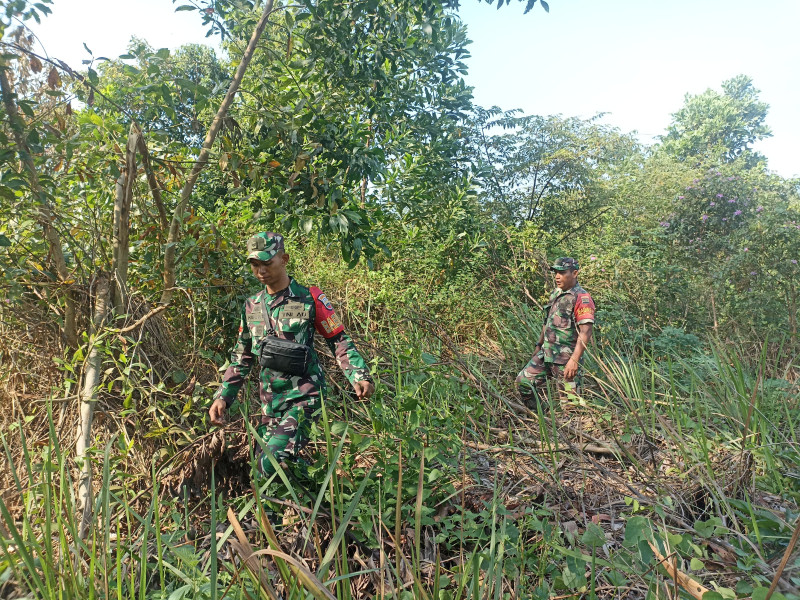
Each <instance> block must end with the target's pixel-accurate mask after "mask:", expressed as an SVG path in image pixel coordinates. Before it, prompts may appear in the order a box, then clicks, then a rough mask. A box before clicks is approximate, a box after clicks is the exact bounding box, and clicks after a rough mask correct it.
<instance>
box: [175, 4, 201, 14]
mask: <svg viewBox="0 0 800 600" xmlns="http://www.w3.org/2000/svg"><path fill="white" fill-rule="evenodd" d="M182 10H197V7H196V6H191V5H190V4H181V5H180V6H179V7H178V8H176V9H175V12H181V11H182Z"/></svg>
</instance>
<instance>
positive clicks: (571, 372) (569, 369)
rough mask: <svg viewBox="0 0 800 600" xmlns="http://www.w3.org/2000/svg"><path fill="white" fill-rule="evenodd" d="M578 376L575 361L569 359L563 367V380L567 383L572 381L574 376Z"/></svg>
mask: <svg viewBox="0 0 800 600" xmlns="http://www.w3.org/2000/svg"><path fill="white" fill-rule="evenodd" d="M577 374H578V363H577V361H574V360H572V359H571V358H570V359H569V360H568V361H567V364H566V365H564V379H566V380H567V381H572V380H573V379H575V375H577Z"/></svg>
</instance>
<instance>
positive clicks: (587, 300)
mask: <svg viewBox="0 0 800 600" xmlns="http://www.w3.org/2000/svg"><path fill="white" fill-rule="evenodd" d="M591 303H592V300H591V298H589V297H588V296H584V297H583V298H581V304H591Z"/></svg>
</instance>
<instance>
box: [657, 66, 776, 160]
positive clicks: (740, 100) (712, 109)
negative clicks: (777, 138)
mask: <svg viewBox="0 0 800 600" xmlns="http://www.w3.org/2000/svg"><path fill="white" fill-rule="evenodd" d="M758 94H759V90H757V89H756V88H755V86H753V80H752V79H751V78H750V77H748V76H746V75H737V76H736V77H734V78H732V79H729V80H727V81H724V82H723V83H722V93H719V92H718V91H716V90H712V89H707V90H706V91H705V92H703V93H702V94H698V95H696V96H691V95H689V94H687V95H686V98H685V100H684V105H683V107H681V109H680V110H678V112H676V113H674V114H673V115H672V124H671V125H670V126H669V129H668V130H667V134H666V135H665V136H663V138H662V150H663V151H664V152H667V153H668V154H671V155H673V156H676V157H678V158H680V159H682V160H686V161H692V162H696V163H702V164H707V165H709V166H710V165H713V164H716V163H725V162H732V161H734V160H736V159H738V158H742V159H743V160H744V161H745V162H746V164H747V166H748V167H753V166H755V165H757V164H758V163H759V162H764V161H765V158H764V156H763V155H761V154H759V153H758V152H756V151H755V150H753V147H752V146H753V144H754V143H755V142H757V141H759V140H763V139H764V138H767V137H770V136H771V135H772V132H771V130H770V128H769V127H768V126H767V125H766V123H765V121H766V118H767V111H768V109H769V105H768V104H767V103H766V102H762V101H761V100H759V97H758Z"/></svg>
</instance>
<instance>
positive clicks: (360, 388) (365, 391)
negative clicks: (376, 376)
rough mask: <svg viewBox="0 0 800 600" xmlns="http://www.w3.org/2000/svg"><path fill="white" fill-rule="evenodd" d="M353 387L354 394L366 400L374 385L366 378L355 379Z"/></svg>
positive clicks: (373, 389) (370, 394)
mask: <svg viewBox="0 0 800 600" xmlns="http://www.w3.org/2000/svg"><path fill="white" fill-rule="evenodd" d="M353 387H354V388H355V390H356V396H357V397H358V399H359V400H366V399H367V398H369V397H370V396H372V394H373V392H374V391H375V386H374V385H372V382H371V381H367V380H366V379H364V380H363V381H356V382H355V383H354V384H353Z"/></svg>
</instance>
